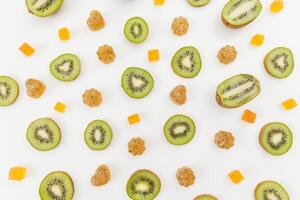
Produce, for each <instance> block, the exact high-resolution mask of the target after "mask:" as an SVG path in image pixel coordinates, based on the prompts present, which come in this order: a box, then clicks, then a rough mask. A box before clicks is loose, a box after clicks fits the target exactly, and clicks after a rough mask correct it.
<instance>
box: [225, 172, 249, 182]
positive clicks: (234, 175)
mask: <svg viewBox="0 0 300 200" xmlns="http://www.w3.org/2000/svg"><path fill="white" fill-rule="evenodd" d="M228 176H229V178H230V180H231V181H232V182H233V183H234V184H239V183H240V182H242V181H243V180H244V179H245V178H244V176H243V174H242V173H241V172H240V171H239V170H234V171H232V172H230V173H229V174H228Z"/></svg>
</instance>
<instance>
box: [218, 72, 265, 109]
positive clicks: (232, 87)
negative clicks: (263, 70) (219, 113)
mask: <svg viewBox="0 0 300 200" xmlns="http://www.w3.org/2000/svg"><path fill="white" fill-rule="evenodd" d="M260 90H261V88H260V83H259V81H258V80H257V79H256V78H255V77H254V76H252V75H250V74H239V75H235V76H233V77H231V78H228V79H226V80H225V81H223V82H222V83H220V84H219V85H218V87H217V92H216V100H217V102H218V104H219V105H220V106H222V107H225V108H237V107H240V106H242V105H244V104H246V103H248V102H249V101H251V100H252V99H254V98H255V97H256V96H257V95H258V94H259V93H260Z"/></svg>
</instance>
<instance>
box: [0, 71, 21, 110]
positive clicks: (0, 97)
mask: <svg viewBox="0 0 300 200" xmlns="http://www.w3.org/2000/svg"><path fill="white" fill-rule="evenodd" d="M18 95H19V85H18V83H17V81H15V80H14V79H12V78H11V77H8V76H0V106H8V105H10V104H12V103H14V102H15V101H16V99H17V97H18Z"/></svg>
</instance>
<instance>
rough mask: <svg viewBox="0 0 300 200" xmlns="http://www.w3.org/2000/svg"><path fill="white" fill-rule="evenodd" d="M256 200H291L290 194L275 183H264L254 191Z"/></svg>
mask: <svg viewBox="0 0 300 200" xmlns="http://www.w3.org/2000/svg"><path fill="white" fill-rule="evenodd" d="M254 196H255V200H290V197H289V194H288V193H287V191H286V190H285V189H284V187H283V186H282V185H280V184H279V183H277V182H275V181H271V180H268V181H263V182H261V183H259V184H258V185H257V186H256V188H255V191H254Z"/></svg>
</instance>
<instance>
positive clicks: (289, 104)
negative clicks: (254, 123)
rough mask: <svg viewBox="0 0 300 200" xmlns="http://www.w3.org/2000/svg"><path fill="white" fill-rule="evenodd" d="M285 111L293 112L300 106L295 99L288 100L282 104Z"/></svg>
mask: <svg viewBox="0 0 300 200" xmlns="http://www.w3.org/2000/svg"><path fill="white" fill-rule="evenodd" d="M281 105H282V106H283V107H284V109H286V110H292V109H293V108H295V107H296V106H297V105H298V104H297V102H296V101H295V100H294V99H287V100H285V101H284V102H282V104H281Z"/></svg>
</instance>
